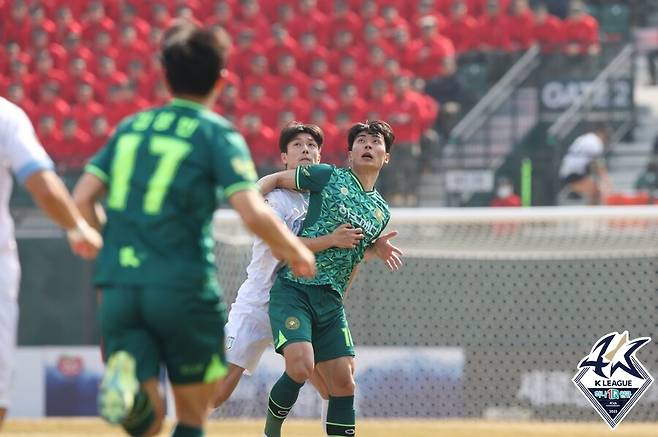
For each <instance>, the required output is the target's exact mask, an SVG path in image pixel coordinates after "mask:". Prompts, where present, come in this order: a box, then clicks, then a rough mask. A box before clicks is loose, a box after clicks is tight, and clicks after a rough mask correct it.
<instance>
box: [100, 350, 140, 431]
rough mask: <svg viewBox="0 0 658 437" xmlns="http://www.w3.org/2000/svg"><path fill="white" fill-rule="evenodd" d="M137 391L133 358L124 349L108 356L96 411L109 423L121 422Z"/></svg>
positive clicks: (137, 383)
mask: <svg viewBox="0 0 658 437" xmlns="http://www.w3.org/2000/svg"><path fill="white" fill-rule="evenodd" d="M138 391H139V381H138V380H137V372H136V364H135V359H134V358H133V356H132V355H130V354H129V353H128V352H125V351H119V352H116V353H114V354H112V356H111V357H110V359H109V360H108V362H107V367H106V369H105V375H104V376H103V381H102V382H101V386H100V389H99V392H98V412H99V414H100V415H101V417H103V419H105V420H107V421H108V422H110V423H114V424H118V423H121V422H122V421H123V420H124V419H125V418H126V417H128V414H130V411H131V410H132V408H133V404H134V403H135V396H136V395H137V392H138Z"/></svg>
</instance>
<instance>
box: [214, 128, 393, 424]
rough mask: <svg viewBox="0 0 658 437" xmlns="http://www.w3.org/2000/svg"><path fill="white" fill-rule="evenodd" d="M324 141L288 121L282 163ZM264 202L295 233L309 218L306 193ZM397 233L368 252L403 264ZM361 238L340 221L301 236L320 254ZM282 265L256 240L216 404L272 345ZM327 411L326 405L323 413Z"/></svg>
mask: <svg viewBox="0 0 658 437" xmlns="http://www.w3.org/2000/svg"><path fill="white" fill-rule="evenodd" d="M323 139H324V138H323V133H322V130H321V129H320V128H319V127H318V126H315V125H312V124H301V123H297V122H292V123H290V124H289V125H287V126H286V127H284V128H283V129H282V131H281V134H280V136H279V148H280V150H281V160H282V162H283V164H284V165H285V166H286V168H288V169H295V168H297V166H299V165H310V164H318V163H319V162H320V152H321V147H322V142H323ZM265 200H266V202H267V203H268V204H269V205H270V207H272V209H273V210H274V212H275V213H276V214H277V215H278V216H279V218H281V220H282V221H283V222H284V223H285V224H286V225H287V226H288V227H289V228H290V229H291V230H292V231H293V232H294V233H297V232H299V230H300V228H301V225H302V223H303V222H304V218H305V217H306V209H307V207H308V194H307V193H302V192H299V191H293V190H281V189H277V190H274V191H272V192H270V193H269V194H267V196H265ZM395 235H397V232H395V231H393V232H390V233H388V234H386V235H383V236H382V237H380V239H379V241H378V242H377V244H376V245H375V247H374V248H373V252H372V253H371V254H370V256H377V257H379V258H381V259H382V260H383V261H384V262H385V263H386V265H387V267H388V268H389V270H392V271H394V270H397V269H398V268H399V266H400V259H399V255H400V254H401V252H400V251H399V249H397V248H396V247H395V246H393V245H392V244H391V243H390V241H389V240H390V239H391V238H393V237H394V236H395ZM362 238H363V233H362V230H361V229H357V228H353V227H351V226H350V225H342V226H340V227H338V228H337V229H336V230H335V231H334V232H332V233H331V234H327V235H323V236H321V237H318V238H314V239H304V238H302V240H303V241H304V243H305V244H306V245H307V246H308V247H309V248H310V249H311V250H313V251H314V252H319V251H322V250H325V249H328V248H330V247H340V248H353V247H355V246H356V245H357V244H358V242H359V241H360V240H361V239H362ZM394 254H395V256H393V255H394ZM279 267H280V261H279V260H278V259H276V258H275V257H274V256H273V255H272V252H271V251H270V249H269V247H268V246H267V245H266V244H265V243H263V242H262V241H261V240H260V239H256V241H255V242H254V245H253V249H252V257H251V262H250V263H249V266H248V267H247V279H246V280H245V281H244V283H243V284H242V285H241V286H240V289H239V290H238V295H237V298H236V300H235V302H234V303H233V304H232V305H231V311H230V312H229V316H228V323H227V324H226V328H225V335H226V359H227V361H228V362H229V372H228V375H227V376H226V377H225V378H224V379H223V380H222V381H221V382H220V384H219V386H218V390H217V393H216V396H215V406H216V407H219V406H220V405H222V404H223V403H224V402H225V401H226V400H227V399H228V398H229V397H230V395H231V394H232V393H233V391H234V390H235V388H236V387H237V385H238V383H239V382H240V378H241V377H242V375H243V373H246V374H252V373H253V372H254V370H255V369H256V366H257V365H258V362H259V360H260V358H261V356H262V354H263V352H264V351H265V348H267V347H269V346H270V345H271V344H272V331H271V327H270V322H269V316H268V302H269V292H270V289H271V288H272V284H273V283H274V279H275V277H276V271H277V270H278V268H279ZM311 382H312V383H313V385H314V386H315V387H316V389H317V390H318V392H319V394H320V396H321V397H322V398H323V399H324V400H325V401H326V400H327V399H328V390H327V388H326V384H325V383H324V381H323V380H322V379H321V378H320V376H319V374H317V373H316V374H314V375H313V377H312V378H311ZM325 409H326V408H323V413H324V410H325ZM323 426H324V425H323Z"/></svg>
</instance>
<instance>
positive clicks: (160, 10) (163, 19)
mask: <svg viewBox="0 0 658 437" xmlns="http://www.w3.org/2000/svg"><path fill="white" fill-rule="evenodd" d="M219 5H226V8H229V9H228V10H229V12H230V7H229V6H228V5H227V4H226V3H225V2H218V3H217V7H218V8H219ZM219 9H220V10H221V8H219ZM212 17H213V18H209V19H208V24H209V25H214V24H222V23H220V22H219V21H217V18H219V17H217V16H216V15H213V16H212ZM170 22H171V15H169V10H168V9H167V6H165V5H163V4H162V3H153V6H152V7H151V23H152V28H151V29H153V28H160V29H166V28H167V27H169V23H170ZM146 24H147V25H148V23H146ZM149 33H150V31H149ZM149 39H150V38H149Z"/></svg>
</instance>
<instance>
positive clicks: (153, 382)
mask: <svg viewBox="0 0 658 437" xmlns="http://www.w3.org/2000/svg"><path fill="white" fill-rule="evenodd" d="M141 388H142V390H143V391H144V392H145V393H146V395H147V396H148V398H149V401H150V402H151V406H152V408H153V412H154V415H155V420H154V421H153V424H152V425H151V427H150V428H149V429H148V430H147V431H146V432H145V433H144V434H143V435H145V436H151V435H156V434H158V433H159V432H160V430H161V429H162V422H163V421H164V416H165V406H164V396H163V394H162V391H161V388H160V381H158V379H157V378H152V379H149V380H148V381H145V382H143V383H142V384H141Z"/></svg>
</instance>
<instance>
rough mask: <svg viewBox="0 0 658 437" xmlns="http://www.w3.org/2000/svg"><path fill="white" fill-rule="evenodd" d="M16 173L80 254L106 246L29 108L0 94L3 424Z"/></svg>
mask: <svg viewBox="0 0 658 437" xmlns="http://www.w3.org/2000/svg"><path fill="white" fill-rule="evenodd" d="M12 173H13V174H14V176H15V177H16V179H17V180H18V182H19V183H20V184H22V185H23V186H24V187H25V188H26V189H27V191H28V192H29V193H30V195H31V196H32V198H33V199H34V202H35V203H36V204H37V205H38V206H39V208H41V210H42V211H43V212H45V213H46V214H47V215H48V216H49V217H50V218H51V219H52V220H53V221H54V222H55V223H57V224H58V225H60V226H61V227H62V228H64V229H66V230H67V235H68V238H69V242H70V244H71V248H72V249H73V251H74V252H75V253H76V254H78V255H80V256H82V257H83V258H86V259H91V258H93V257H95V256H96V253H97V252H98V250H99V249H100V248H101V246H102V245H103V240H102V238H101V236H100V235H99V234H98V232H96V231H95V230H94V229H93V228H91V227H90V226H89V225H88V224H87V222H86V221H85V220H84V219H83V218H82V216H81V215H80V212H79V211H78V208H76V207H75V204H74V203H73V200H72V199H71V197H70V196H69V193H68V191H67V190H66V187H65V186H64V184H63V183H62V181H61V180H60V179H59V178H58V177H57V175H56V174H55V172H54V171H53V163H52V161H51V160H50V158H49V157H48V155H47V154H46V152H45V150H43V147H41V144H40V143H39V140H38V139H37V137H36V134H35V133H34V128H33V127H32V123H30V120H29V118H28V117H27V115H26V114H25V112H23V110H22V109H20V108H19V107H18V106H16V105H14V104H13V103H11V102H9V101H8V100H6V99H3V98H2V97H0V427H2V422H3V420H4V417H5V414H6V412H7V407H8V406H9V388H10V383H11V380H12V372H13V367H14V352H15V348H16V327H17V325H18V289H19V281H20V266H19V264H18V252H17V250H16V240H15V239H14V223H13V221H12V219H11V216H10V215H9V198H10V197H11V189H12V178H11V175H12Z"/></svg>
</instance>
